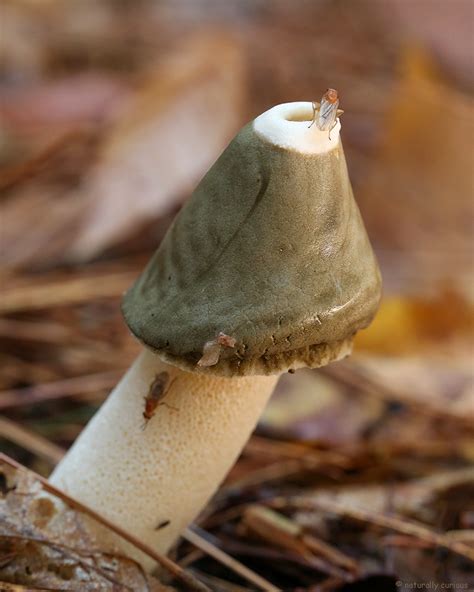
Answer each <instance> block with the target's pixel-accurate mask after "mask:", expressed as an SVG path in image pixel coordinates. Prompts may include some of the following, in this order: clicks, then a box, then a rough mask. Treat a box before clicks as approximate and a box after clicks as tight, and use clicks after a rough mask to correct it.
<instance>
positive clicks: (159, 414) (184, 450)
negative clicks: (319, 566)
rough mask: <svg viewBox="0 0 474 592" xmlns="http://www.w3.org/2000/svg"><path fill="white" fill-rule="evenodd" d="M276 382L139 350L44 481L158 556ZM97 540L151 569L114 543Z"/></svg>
mask: <svg viewBox="0 0 474 592" xmlns="http://www.w3.org/2000/svg"><path fill="white" fill-rule="evenodd" d="M163 371H166V372H168V373H169V377H170V381H173V382H172V383H171V387H170V388H169V391H168V392H167V394H166V396H165V398H164V401H165V402H166V403H167V405H168V406H167V405H160V406H158V407H157V410H156V413H155V415H154V417H152V419H150V420H149V421H148V422H147V423H146V427H145V428H143V425H144V419H143V416H142V414H143V410H144V397H145V396H146V395H147V394H148V392H149V389H150V385H151V384H152V382H153V381H154V379H155V377H156V375H157V374H158V373H159V372H163ZM277 379H278V377H275V376H249V377H242V378H240V377H239V378H221V377H217V376H213V375H197V374H191V373H189V372H184V371H182V370H180V369H178V368H176V367H173V366H169V365H167V364H166V363H164V362H162V361H160V360H159V359H158V357H157V356H155V355H154V354H152V353H151V352H149V351H143V352H142V353H141V354H140V356H139V357H138V358H137V360H136V361H135V363H134V364H133V366H132V367H131V368H130V369H129V371H128V372H127V374H126V375H125V376H124V378H123V379H122V381H121V382H120V383H119V384H118V385H117V387H116V388H115V390H114V391H113V392H112V393H111V394H110V396H109V397H108V399H107V401H106V402H105V403H104V404H103V405H102V407H101V409H100V410H99V411H98V412H97V414H96V415H95V416H94V418H93V419H92V421H90V422H89V424H88V425H87V427H86V428H85V429H84V431H83V432H82V434H81V435H80V437H79V438H78V439H77V440H76V442H75V444H74V445H73V447H72V448H71V450H70V451H69V452H68V453H67V455H66V456H65V458H64V459H63V460H62V462H61V463H60V464H59V465H58V467H57V468H56V470H55V471H54V473H53V474H52V476H51V478H50V480H51V482H52V483H53V484H54V485H56V486H57V487H59V488H61V489H62V490H63V491H65V492H66V493H68V494H69V495H71V496H72V497H74V498H76V499H78V500H80V501H82V502H83V503H85V504H87V505H88V506H90V507H91V508H93V509H95V510H96V511H98V512H100V513H101V514H102V515H103V516H105V517H107V518H108V519H110V520H112V521H113V522H115V523H117V524H119V525H120V526H122V528H125V529H126V530H128V531H129V532H131V533H133V534H134V535H135V536H136V537H138V538H139V539H141V540H142V541H144V542H146V543H147V544H149V545H151V546H153V547H154V548H155V549H156V550H158V551H159V552H162V553H166V552H167V551H168V549H169V548H170V546H171V545H172V544H173V543H174V542H175V541H176V539H177V538H178V536H179V535H180V533H181V532H182V531H183V529H184V528H185V527H186V526H187V525H188V524H189V523H190V522H191V521H192V520H193V519H194V518H195V517H196V515H197V514H198V513H199V512H200V511H201V510H202V508H203V507H204V506H205V505H206V503H207V502H208V500H209V498H210V497H211V496H212V495H213V493H214V492H215V491H216V489H217V487H218V486H219V484H220V483H221V482H222V480H223V479H224V477H225V476H226V474H227V472H228V471H229V469H230V468H231V467H232V465H233V464H234V462H235V461H236V459H237V457H238V455H239V453H240V451H241V450H242V448H243V446H244V445H245V443H246V441H247V439H248V438H249V436H250V434H251V433H252V431H253V429H254V428H255V425H256V423H257V421H258V419H259V417H260V415H261V414H262V412H263V410H264V408H265V405H266V403H267V401H268V399H269V397H270V395H271V393H272V391H273V388H274V386H275V384H276V381H277ZM173 408H174V409H173ZM160 525H161V528H160ZM163 525H164V526H163ZM100 536H101V537H103V538H105V539H107V540H104V542H105V543H106V544H107V545H110V543H111V542H113V543H116V544H117V547H118V550H119V551H121V552H122V553H124V552H125V553H127V554H129V555H131V556H133V557H134V558H135V559H137V560H139V561H140V562H141V563H142V564H143V566H144V567H145V568H146V569H150V568H151V567H153V563H152V562H151V560H149V559H148V558H147V557H145V556H144V555H143V554H142V553H141V552H139V551H136V550H135V549H133V548H132V547H130V546H129V545H128V544H126V543H123V541H122V540H121V539H120V538H118V537H117V538H116V541H112V538H110V535H108V534H105V532H101V534H100Z"/></svg>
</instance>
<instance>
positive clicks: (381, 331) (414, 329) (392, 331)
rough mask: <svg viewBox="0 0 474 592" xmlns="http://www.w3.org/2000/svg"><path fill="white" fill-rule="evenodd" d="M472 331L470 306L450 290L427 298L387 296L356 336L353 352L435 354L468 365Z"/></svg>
mask: <svg viewBox="0 0 474 592" xmlns="http://www.w3.org/2000/svg"><path fill="white" fill-rule="evenodd" d="M473 328H474V306H473V304H472V303H471V302H469V301H468V300H466V299H465V298H464V297H462V296H460V295H459V294H456V293H455V292H453V291H452V290H445V291H439V292H438V293H437V294H436V295H433V296H426V297H422V296H413V295H405V296H388V297H386V298H384V299H383V301H382V303H381V306H380V309H379V311H378V313H377V315H376V317H375V319H374V321H373V323H372V324H371V325H370V327H369V328H368V329H366V330H364V331H361V332H359V333H357V335H356V338H355V350H356V351H368V352H371V353H377V354H390V355H409V354H416V355H419V354H420V352H423V353H425V354H428V355H432V354H433V353H435V352H437V354H438V355H440V354H445V357H448V358H449V359H452V358H453V357H456V358H458V359H460V360H462V359H463V358H464V359H465V360H466V362H467V363H468V364H469V363H470V357H471V353H470V352H472V348H473V346H474V342H473V339H472V335H473V333H472V330H473ZM446 354H447V356H446ZM453 354H454V356H453Z"/></svg>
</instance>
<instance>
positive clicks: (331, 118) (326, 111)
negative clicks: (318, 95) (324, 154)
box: [317, 97, 339, 132]
mask: <svg viewBox="0 0 474 592" xmlns="http://www.w3.org/2000/svg"><path fill="white" fill-rule="evenodd" d="M338 107H339V100H336V101H334V102H331V101H328V100H327V99H326V98H325V97H323V98H322V100H321V106H320V108H319V114H318V122H317V125H318V129H320V130H321V131H322V132H327V131H330V130H331V129H332V128H333V126H334V124H335V122H336V118H337V109H338Z"/></svg>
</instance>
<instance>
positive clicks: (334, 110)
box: [308, 88, 344, 139]
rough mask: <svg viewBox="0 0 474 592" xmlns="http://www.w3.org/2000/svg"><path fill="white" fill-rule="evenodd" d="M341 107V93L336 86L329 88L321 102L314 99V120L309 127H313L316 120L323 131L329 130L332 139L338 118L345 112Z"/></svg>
mask: <svg viewBox="0 0 474 592" xmlns="http://www.w3.org/2000/svg"><path fill="white" fill-rule="evenodd" d="M338 107H339V95H338V93H337V90H335V89H334V88H328V89H327V91H326V92H325V93H324V95H323V97H322V99H321V103H317V102H315V101H313V120H312V121H311V123H310V125H309V126H308V127H311V126H312V125H313V123H315V122H316V126H317V128H318V129H320V130H321V131H322V132H325V131H329V139H331V131H332V130H333V129H334V127H335V125H336V123H337V118H338V117H339V116H340V115H342V114H343V113H344V111H343V110H342V109H338Z"/></svg>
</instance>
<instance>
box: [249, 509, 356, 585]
mask: <svg viewBox="0 0 474 592" xmlns="http://www.w3.org/2000/svg"><path fill="white" fill-rule="evenodd" d="M243 522H244V524H245V526H247V528H248V529H249V530H250V531H252V532H254V533H255V534H257V535H258V536H259V537H260V538H262V539H264V540H265V541H267V542H270V543H271V544H272V545H276V546H278V547H281V548H283V549H288V550H290V551H293V552H295V553H298V554H299V555H302V556H303V557H305V559H307V558H310V559H311V562H312V563H313V564H315V565H316V564H317V565H318V566H319V569H320V570H321V571H322V572H323V573H327V574H328V575H331V576H335V577H338V578H342V579H344V580H346V581H348V580H352V579H353V575H354V574H356V573H358V572H359V567H358V565H357V563H356V562H355V561H354V560H353V559H351V558H350V557H348V556H347V555H344V554H343V553H342V552H340V551H339V550H338V549H335V548H334V547H331V546H330V545H328V544H327V543H324V542H323V541H318V540H317V539H316V538H315V537H313V536H311V535H308V534H306V533H305V532H304V529H303V528H302V527H301V526H300V525H299V524H296V523H295V522H294V521H292V520H290V519H289V518H287V517H286V516H283V515H282V514H279V513H277V512H274V511H273V510H270V509H269V508H266V507H264V506H260V505H257V504H255V505H252V506H249V507H248V508H247V510H246V511H245V513H244V517H243ZM314 553H316V554H317V555H319V557H318V558H314V557H313V555H314ZM315 559H316V562H315ZM326 560H328V561H330V562H331V564H332V565H331V564H328V563H327V562H326ZM334 566H336V567H334ZM340 568H342V569H343V570H348V571H349V572H350V574H347V573H345V572H343V571H341V569H340Z"/></svg>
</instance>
